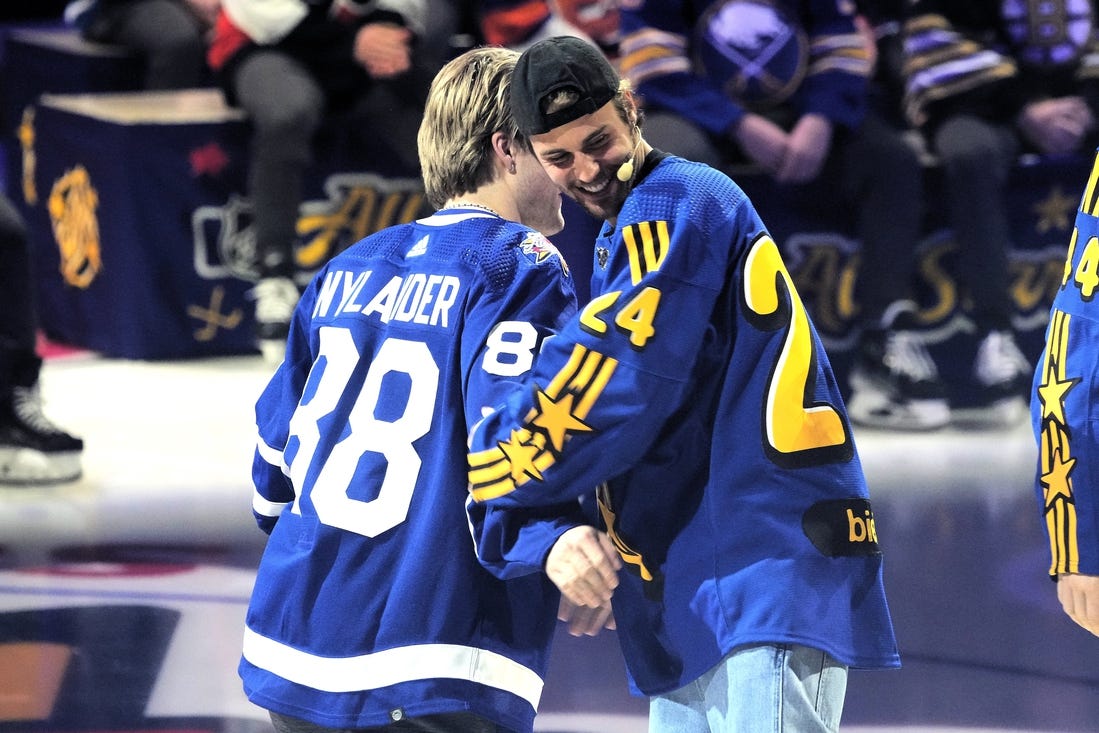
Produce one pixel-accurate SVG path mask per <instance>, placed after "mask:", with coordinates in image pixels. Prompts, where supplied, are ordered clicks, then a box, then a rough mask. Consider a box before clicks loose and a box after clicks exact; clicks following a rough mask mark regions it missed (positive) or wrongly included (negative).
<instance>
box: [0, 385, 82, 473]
mask: <svg viewBox="0 0 1099 733" xmlns="http://www.w3.org/2000/svg"><path fill="white" fill-rule="evenodd" d="M83 450H84V441H83V440H81V439H80V438H76V437H73V436H72V435H69V434H68V433H66V432H65V431H64V430H61V429H60V428H58V427H57V426H56V425H54V424H53V423H52V422H50V421H49V420H48V419H46V416H45V415H43V414H42V399H41V396H40V394H39V391H38V387H37V386H34V387H15V388H14V389H13V390H12V395H11V398H10V399H6V400H0V483H3V484H42V483H59V482H62V481H75V480H76V479H78V478H80V474H81V468H80V456H81V453H82V452H83Z"/></svg>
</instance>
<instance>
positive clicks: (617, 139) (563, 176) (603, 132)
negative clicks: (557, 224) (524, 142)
mask: <svg viewBox="0 0 1099 733" xmlns="http://www.w3.org/2000/svg"><path fill="white" fill-rule="evenodd" d="M632 130H633V128H632V126H630V125H628V124H627V123H626V121H625V120H624V119H622V116H621V115H620V114H619V111H618V108H617V107H616V106H615V104H614V101H613V100H612V101H610V102H608V103H607V104H605V105H603V106H602V107H600V108H599V109H598V110H596V111H595V112H592V113H591V114H589V115H584V116H583V117H579V118H577V119H575V120H573V121H572V122H569V123H567V124H564V125H561V126H560V127H556V128H554V129H552V130H550V131H549V132H547V133H545V134H542V135H533V136H531V139H530V141H531V144H532V145H533V146H534V153H535V155H537V156H538V160H539V161H540V162H541V163H542V167H543V168H545V169H546V172H547V173H548V174H549V177H550V178H551V179H553V182H554V183H555V184H556V185H557V187H558V188H559V189H561V191H563V192H564V193H565V194H566V195H567V196H569V198H571V199H573V200H574V201H576V203H577V204H579V205H580V206H581V207H582V208H583V209H584V210H585V211H587V212H588V213H589V214H591V215H592V216H595V217H598V218H600V219H606V220H608V221H611V222H614V220H615V219H616V218H617V217H618V212H619V211H620V210H621V209H622V202H623V201H625V200H626V196H627V195H628V194H629V192H630V187H631V181H625V182H623V181H620V180H618V178H617V176H616V174H617V173H618V169H619V168H621V167H622V164H623V163H625V162H626V161H628V160H631V159H633V157H634V155H635V154H636V151H637V150H638V148H639V142H640V141H639V140H637V139H636V138H635V137H634V135H633V134H631V133H632ZM634 165H635V166H637V167H640V165H641V161H640V160H637V161H634Z"/></svg>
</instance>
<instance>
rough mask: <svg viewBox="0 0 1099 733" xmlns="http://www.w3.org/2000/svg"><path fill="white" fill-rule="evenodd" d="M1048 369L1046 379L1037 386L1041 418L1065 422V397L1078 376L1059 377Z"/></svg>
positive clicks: (1074, 384) (1062, 423) (1060, 422)
mask: <svg viewBox="0 0 1099 733" xmlns="http://www.w3.org/2000/svg"><path fill="white" fill-rule="evenodd" d="M1055 371H1056V370H1055V369H1050V370H1049V376H1048V377H1047V379H1048V381H1047V382H1045V383H1044V384H1041V385H1039V386H1038V397H1039V398H1040V399H1041V400H1042V419H1043V420H1044V419H1046V418H1047V417H1051V418H1053V419H1054V420H1056V421H1057V422H1058V423H1059V424H1061V425H1064V424H1065V397H1066V396H1067V395H1068V392H1069V390H1070V389H1072V388H1073V387H1075V386H1076V384H1077V383H1078V382H1079V381H1080V378H1079V377H1074V378H1072V379H1059V378H1058V377H1057V375H1056V374H1055V373H1054V372H1055Z"/></svg>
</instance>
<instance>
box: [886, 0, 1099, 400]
mask: <svg viewBox="0 0 1099 733" xmlns="http://www.w3.org/2000/svg"><path fill="white" fill-rule="evenodd" d="M1095 10H1096V9H1095V7H1094V3H1093V2H1087V3H1085V4H1084V7H1082V8H1079V9H1075V10H1074V9H1070V6H1069V5H1068V4H1065V3H1017V4H1008V3H1004V4H1001V3H996V2H977V3H959V2H953V0H916V1H915V2H913V3H911V7H910V8H909V9H908V12H909V13H910V15H909V16H908V18H907V20H906V23H905V28H904V54H905V68H906V69H907V70H910V72H911V73H909V74H908V75H907V77H906V80H905V83H906V96H905V111H906V113H907V115H908V117H909V119H910V121H911V122H912V123H913V124H914V125H917V126H918V127H919V129H920V131H921V132H922V133H923V134H924V136H925V138H926V140H927V142H928V146H929V149H930V150H931V152H932V153H934V155H935V156H936V157H937V158H938V160H939V162H940V163H941V165H942V172H943V181H944V185H945V191H946V200H947V207H948V211H947V214H948V217H949V223H950V225H951V228H952V229H953V231H954V236H955V241H956V242H957V245H958V262H957V272H958V278H959V280H960V281H961V283H962V285H963V286H964V287H965V288H966V289H967V290H968V296H969V298H970V299H971V301H972V307H971V316H972V319H973V321H974V324H975V326H976V329H977V334H978V340H977V344H978V345H977V352H976V358H975V360H974V364H973V368H972V379H973V387H974V389H975V396H976V398H977V399H978V400H979V401H980V403H981V404H982V405H988V406H990V407H992V408H994V409H995V410H996V411H997V412H1001V413H1002V414H1003V415H1004V417H1009V416H1012V415H1014V414H1019V413H1021V412H1023V410H1020V409H1019V408H1020V407H1021V406H1022V404H1023V398H1024V396H1025V395H1026V391H1027V389H1028V388H1029V384H1030V376H1031V374H1032V372H1031V367H1030V365H1029V364H1028V361H1027V358H1026V357H1025V356H1024V355H1023V354H1022V352H1021V351H1020V350H1019V348H1018V346H1017V345H1016V343H1015V340H1014V336H1013V333H1012V323H1011V314H1012V311H1013V308H1014V306H1013V304H1012V301H1011V296H1010V291H1009V287H1010V282H1009V271H1008V252H1009V250H1010V249H1011V244H1012V236H1011V230H1010V226H1009V224H1008V211H1009V209H1008V203H1007V186H1008V181H1009V177H1010V174H1011V170H1012V168H1013V166H1014V165H1015V163H1016V161H1017V159H1018V156H1019V154H1020V153H1022V152H1034V153H1038V154H1042V155H1065V154H1078V153H1080V152H1082V151H1086V150H1089V149H1090V148H1093V147H1094V146H1095V140H1096V138H1095V132H1096V125H1095V120H1096V116H1095V115H1096V113H1097V111H1099V106H1097V102H1099V94H1097V92H1099V83H1097V80H1099V55H1097V54H1096V53H1095V51H1096V48H1095V33H1094V23H1095Z"/></svg>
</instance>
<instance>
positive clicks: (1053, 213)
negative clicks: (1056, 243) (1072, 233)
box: [1034, 186, 1078, 234]
mask: <svg viewBox="0 0 1099 733" xmlns="http://www.w3.org/2000/svg"><path fill="white" fill-rule="evenodd" d="M1077 202H1078V199H1076V198H1073V197H1072V196H1068V195H1066V194H1065V193H1064V192H1063V191H1062V190H1061V187H1060V186H1054V187H1053V190H1051V191H1050V192H1049V195H1048V196H1046V197H1045V198H1044V199H1042V200H1041V201H1039V202H1038V203H1036V204H1034V213H1035V214H1037V215H1038V224H1037V225H1036V226H1035V229H1037V230H1038V233H1039V234H1042V233H1045V232H1048V231H1049V230H1050V229H1068V228H1069V223H1070V220H1069V214H1070V212H1072V210H1073V209H1074V208H1075V207H1076V204H1077Z"/></svg>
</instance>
